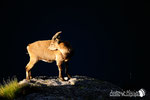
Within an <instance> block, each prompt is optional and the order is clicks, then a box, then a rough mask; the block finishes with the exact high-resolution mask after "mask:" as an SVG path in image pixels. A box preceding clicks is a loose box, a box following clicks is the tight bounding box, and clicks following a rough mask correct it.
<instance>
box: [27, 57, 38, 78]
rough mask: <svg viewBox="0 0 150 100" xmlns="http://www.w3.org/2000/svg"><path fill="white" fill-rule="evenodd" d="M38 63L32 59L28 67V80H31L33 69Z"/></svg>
mask: <svg viewBox="0 0 150 100" xmlns="http://www.w3.org/2000/svg"><path fill="white" fill-rule="evenodd" d="M36 62H37V60H36V59H31V60H30V61H29V63H28V64H27V66H26V79H27V80H30V79H31V78H32V76H31V68H32V67H33V66H34V64H35V63H36Z"/></svg>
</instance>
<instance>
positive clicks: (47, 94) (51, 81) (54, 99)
mask: <svg viewBox="0 0 150 100" xmlns="http://www.w3.org/2000/svg"><path fill="white" fill-rule="evenodd" d="M19 84H24V85H27V86H26V88H24V89H23V91H22V94H25V95H23V96H19V97H18V98H17V99H16V100H64V99H65V100H66V99H67V100H116V99H117V100H118V99H123V98H121V97H119V98H118V97H110V92H111V90H114V91H121V89H120V88H119V87H117V86H115V85H113V84H111V83H108V82H105V81H100V80H97V79H94V78H90V77H86V76H73V77H72V79H70V80H68V81H67V78H66V81H61V80H59V79H58V78H57V77H46V76H39V77H35V78H33V79H31V80H30V81H26V80H23V81H20V82H19ZM142 100H143V99H142Z"/></svg>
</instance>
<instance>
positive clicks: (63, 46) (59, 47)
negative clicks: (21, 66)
mask: <svg viewBox="0 0 150 100" xmlns="http://www.w3.org/2000/svg"><path fill="white" fill-rule="evenodd" d="M60 33H61V31H60V32H57V33H56V34H55V35H54V36H53V37H52V39H51V40H42V41H36V42H34V43H31V44H29V45H28V46H27V51H28V54H29V56H30V61H29V63H28V64H27V66H26V79H27V80H30V79H31V78H32V77H31V68H32V67H33V66H34V64H35V63H37V62H38V61H39V60H42V61H45V62H53V61H56V64H57V66H58V70H59V79H60V80H64V78H63V77H62V64H63V63H65V73H66V74H67V77H68V78H71V76H70V75H69V74H68V61H69V60H70V58H71V57H72V54H73V49H72V47H71V46H70V44H69V43H68V42H65V41H60V39H58V35H59V34H60Z"/></svg>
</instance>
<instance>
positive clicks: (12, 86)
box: [0, 78, 21, 100]
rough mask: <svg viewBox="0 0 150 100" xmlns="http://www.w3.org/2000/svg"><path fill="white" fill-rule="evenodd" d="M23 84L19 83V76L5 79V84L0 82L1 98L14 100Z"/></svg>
mask: <svg viewBox="0 0 150 100" xmlns="http://www.w3.org/2000/svg"><path fill="white" fill-rule="evenodd" d="M20 90H21V86H20V85H19V84H18V80H17V78H13V79H9V80H7V82H6V81H4V83H3V85H1V84H0V98H3V99H7V100H12V99H14V98H15V97H16V95H17V93H18V92H20Z"/></svg>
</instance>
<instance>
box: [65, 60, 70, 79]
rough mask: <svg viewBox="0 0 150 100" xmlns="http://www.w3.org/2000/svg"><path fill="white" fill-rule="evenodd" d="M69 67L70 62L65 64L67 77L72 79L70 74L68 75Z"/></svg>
mask: <svg viewBox="0 0 150 100" xmlns="http://www.w3.org/2000/svg"><path fill="white" fill-rule="evenodd" d="M68 66H69V63H68V62H65V74H66V75H67V77H68V78H69V79H70V78H71V76H70V75H69V73H68Z"/></svg>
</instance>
